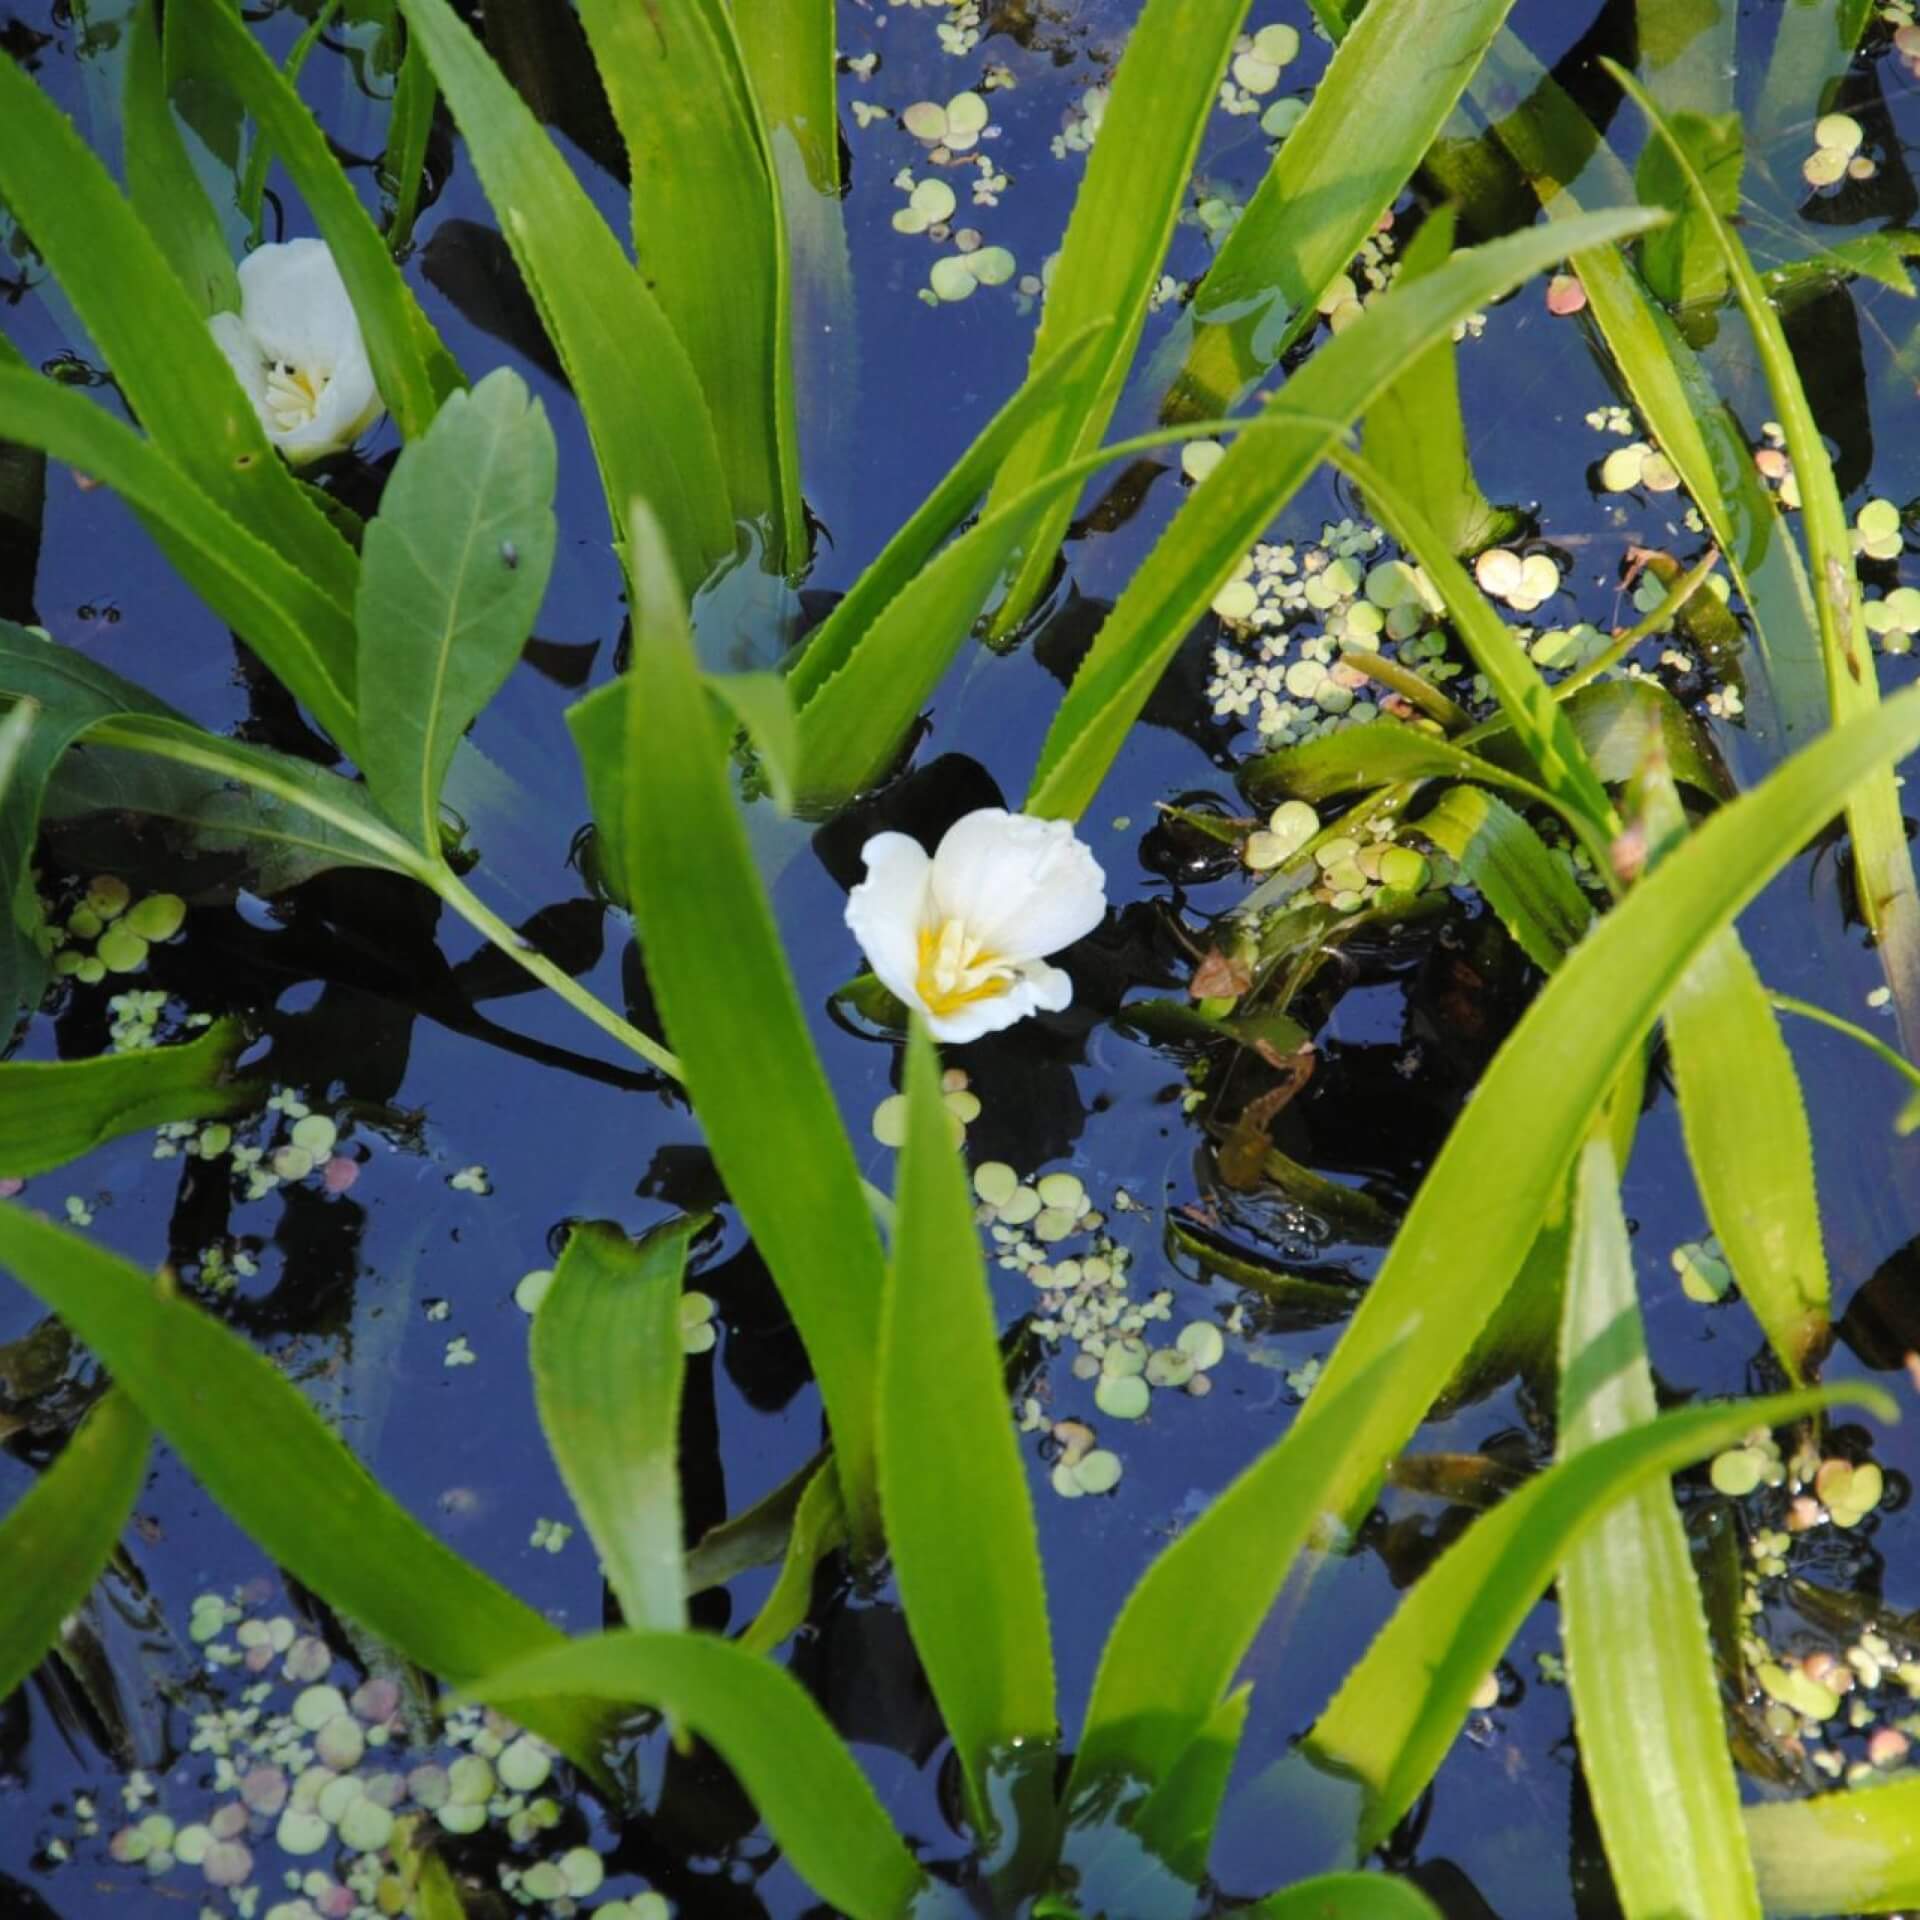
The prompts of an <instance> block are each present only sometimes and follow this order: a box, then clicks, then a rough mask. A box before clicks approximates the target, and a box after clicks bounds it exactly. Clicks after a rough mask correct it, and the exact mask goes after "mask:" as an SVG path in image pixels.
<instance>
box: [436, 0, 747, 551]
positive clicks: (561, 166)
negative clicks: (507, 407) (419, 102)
mask: <svg viewBox="0 0 1920 1920" xmlns="http://www.w3.org/2000/svg"><path fill="white" fill-rule="evenodd" d="M400 10H401V12H402V13H404V14H405V15H406V19H407V24H408V26H409V27H410V28H411V29H412V30H413V32H414V33H415V34H417V35H418V36H419V38H420V41H421V44H422V45H423V46H424V47H425V48H426V51H427V58H428V59H429V60H431V61H432V63H433V73H434V78H435V79H436V80H438V81H439V83H440V91H441V93H442V94H443V95H445V97H446V102H447V105H448V107H449V108H450V109H451V110H452V113H453V117H454V119H455V120H456V121H457V122H458V123H459V126H460V130H461V132H462V133H463V134H465V135H466V138H467V152H468V154H469V155H470V157H471V158H472V160H473V164H474V169H475V171H476V172H477V173H478V174H479V176H480V184H481V186H482V187H484V188H485V189H486V194H487V198H488V199H489V200H490V201H491V202H492V203H493V208H494V211H495V212H496V213H497V214H498V215H499V216H500V228H501V232H502V233H503V234H504V235H505V236H506V240H507V244H508V246H509V247H511V248H512V250H513V257H514V259H515V260H516V261H517V262H518V263H519V266H520V271H521V273H522V274H523V275H524V276H525V278H526V282H527V286H528V289H529V290H530V291H531V293H532V294H533V297H534V300H535V302H536V303H537V304H538V306H539V308H540V317H541V319H542V320H543V321H544V322H545V324H546V328H547V332H548V333H549V335H550V336H551V337H552V340H553V344H554V348H555V350H556V351H557V352H558V353H559V355H560V360H561V364H562V365H563V366H564V367H565V368H566V370H567V379H568V381H569V382H570V383H571V385H572V387H573V391H574V395H575V397H576V398H577V399H578V400H579V402H580V411H581V413H582V414H583V415H584V416H585V418H586V423H587V431H588V433H589V434H591V435H592V437H593V449H594V454H595V457H596V458H597V459H598V461H599V463H600V478H601V480H602V482H603V483H604V485H605V487H606V494H607V509H608V513H609V515H610V517H611V520H612V525H613V536H614V541H615V544H616V545H619V546H624V544H625V540H626V532H627V516H628V513H629V510H630V506H631V503H632V502H633V501H635V500H644V501H646V503H647V504H648V506H650V507H651V508H652V509H653V511H654V513H655V514H657V515H658V516H659V519H660V523H661V525H662V527H663V528H664V529H665V537H666V542H667V549H668V551H669V552H670V553H671V554H672V556H673V564H674V567H675V570H676V571H677V573H678V574H679V576H680V578H681V579H683V580H686V581H688V582H689V583H690V584H693V585H698V584H699V583H700V582H701V581H702V580H704V579H705V578H706V577H707V574H708V572H709V571H710V570H711V569H712V567H713V566H714V565H715V564H716V563H717V562H719V561H721V560H725V559H728V558H730V557H731V555H732V553H733V550H734V531H733V521H732V519H731V517H730V515H729V514H728V511H727V480H726V474H725V470H724V468H723V467H722V465H721V461H720V453H719V448H718V445H717V443H716V441H715V439H714V431H713V421H712V418H711V416H710V415H709V413H708V410H707V403H706V400H705V399H704V397H703V396H702V394H701V391H700V382H699V380H698V378H697V377H696V375H695V373H694V370H693V364H692V362H691V361H690V360H689V359H688V358H687V354H686V350H685V348H683V347H682V346H681V344H680V342H679V340H678V338H677V337H676V336H675V334H674V331H673V328H672V326H671V324H670V323H669V322H668V320H667V317H666V315H665V313H663V312H662V311H661V307H660V303H659V301H658V300H657V299H655V297H654V296H653V294H652V293H651V292H649V290H648V288H647V283H646V281H645V280H644V279H643V278H642V276H641V275H640V274H639V273H637V272H635V270H634V267H633V264H632V262H631V261H629V260H628V258H627V256H626V253H625V250H624V249H623V248H622V247H621V245H620V242H619V241H618V240H616V239H615V238H614V236H613V234H612V232H611V231H610V230H609V229H608V227H607V223H606V222H605V221H604V220H602V219H601V218H600V215H599V214H598V213H597V212H596V211H595V210H594V205H593V202H592V201H591V200H589V199H588V197H587V193H586V189H585V188H584V187H582V186H581V184H580V182H579V181H578V180H577V179H575V178H574V176H573V173H572V172H571V170H570V169H569V168H568V166H567V163H566V161H565V160H563V159H562V158H561V156H560V152H559V150H558V148H556V147H555V146H554V144H553V142H552V141H551V140H549V139H548V138H547V135H546V132H545V131H544V129H543V128H542V127H541V125H540V123H539V121H538V120H536V119H535V118H534V116H533V114H532V112H531V110H530V109H529V108H528V107H527V105H526V103H525V102H524V101H523V100H522V99H521V98H520V96H519V95H518V94H517V93H515V92H514V90H513V88H512V87H511V86H510V85H509V84H508V82H507V79H506V76H505V75H504V74H502V73H501V71H500V69H499V68H498V67H496V66H495V65H494V63H493V61H492V60H491V59H490V58H489V57H488V56H487V54H486V52H485V50H484V49H483V48H482V47H481V45H480V43H479V41H477V40H476V39H475V38H474V37H473V35H472V33H470V32H469V31H468V29H467V28H466V27H464V26H463V25H462V24H461V23H460V21H459V20H458V18H456V17H455V14H454V11H453V9H452V8H451V7H450V6H448V5H447V0H400ZM636 370H639V371H638V372H637V371H636Z"/></svg>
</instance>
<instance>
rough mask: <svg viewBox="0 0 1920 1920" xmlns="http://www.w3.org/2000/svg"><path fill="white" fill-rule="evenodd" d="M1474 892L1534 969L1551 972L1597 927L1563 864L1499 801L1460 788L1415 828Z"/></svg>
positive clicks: (1588, 905)
mask: <svg viewBox="0 0 1920 1920" xmlns="http://www.w3.org/2000/svg"><path fill="white" fill-rule="evenodd" d="M1413 830H1414V831H1415V832H1416V833H1421V834H1424V835H1425V836H1426V837H1427V838H1428V839H1429V840H1431V841H1432V842H1433V844H1434V845H1435V846H1436V847H1438V848H1439V849H1440V851H1441V852H1442V853H1444V854H1445V855H1446V856H1447V858H1448V859H1450V860H1451V861H1452V862H1453V863H1454V865H1455V866H1457V867H1458V868H1459V869H1460V871H1461V872H1462V873H1463V874H1464V875H1465V876H1466V877H1467V879H1468V880H1469V881H1471V882H1472V884H1473V885H1474V886H1475V887H1477V888H1478V889H1479V891H1480V893H1481V896H1482V897H1483V898H1484V899H1485V900H1486V903H1487V905H1488V906H1490V907H1491V908H1492V909H1493V910H1494V912H1495V913H1496V914H1498V915H1499V916H1500V923H1501V925H1502V926H1504V927H1505V928H1506V930H1507V931H1508V932H1509V933H1510V934H1512V935H1513V937H1514V940H1515V941H1516V942H1517V944H1518V945H1519V947H1520V950H1521V952H1523V953H1524V954H1525V955H1526V956H1527V958H1528V959H1529V960H1531V961H1532V962H1533V963H1534V965H1535V966H1537V967H1543V968H1545V969H1546V970H1547V971H1548V972H1549V973H1551V972H1552V971H1553V969H1554V968H1555V967H1557V966H1558V965H1559V964H1560V962H1561V961H1562V960H1564V959H1565V958H1566V957H1567V955H1568V954H1569V953H1570V952H1571V951H1572V950H1573V948H1574V946H1575V944H1576V943H1577V942H1578V941H1579V939H1580V938H1581V936H1582V935H1583V934H1584V933H1585V932H1586V930H1587V928H1588V927H1589V926H1590V925H1592V923H1593V907H1592V904H1591V903H1590V902H1589V901H1588V899H1587V896H1586V895H1585V894H1584V893H1582V892H1581V891H1580V889H1579V887H1578V886H1577V885H1576V884H1575V882H1574V878H1573V875H1572V874H1571V873H1569V872H1568V870H1567V866H1566V862H1565V861H1564V860H1562V859H1560V858H1559V857H1558V856H1557V855H1555V854H1554V853H1552V852H1550V851H1549V850H1548V848H1547V846H1546V844H1545V843H1544V842H1543V841H1542V840H1541V838H1540V836H1539V835H1538V834H1537V833H1535V832H1534V830H1533V829H1532V828H1531V827H1530V826H1528V825H1527V823H1526V822H1525V821H1524V820H1523V819H1521V817H1520V816H1519V815H1518V814H1517V813H1515V812H1514V810H1513V809H1512V808H1511V807H1510V806H1508V805H1507V803H1506V802H1505V801H1504V800H1502V799H1500V798H1499V797H1498V796H1497V795H1495V794H1491V793H1487V792H1485V791H1484V790H1483V789H1481V788H1479V787H1469V786H1457V787H1454V788H1452V789H1451V790H1450V791H1449V792H1447V793H1445V794H1443V795H1442V796H1441V798H1440V800H1439V802H1438V803H1437V804H1436V805H1434V806H1432V807H1429V808H1428V809H1427V811H1426V812H1425V813H1423V814H1422V815H1421V816H1420V818H1419V819H1418V820H1416V821H1415V822H1414V823H1413Z"/></svg>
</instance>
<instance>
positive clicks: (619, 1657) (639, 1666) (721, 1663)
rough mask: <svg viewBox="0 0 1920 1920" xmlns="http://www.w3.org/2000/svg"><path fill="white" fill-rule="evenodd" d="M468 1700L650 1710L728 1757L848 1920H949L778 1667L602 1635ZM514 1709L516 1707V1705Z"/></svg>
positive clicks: (863, 1785)
mask: <svg viewBox="0 0 1920 1920" xmlns="http://www.w3.org/2000/svg"><path fill="white" fill-rule="evenodd" d="M466 1693H467V1696H468V1697H469V1698H470V1699H474V1700H484V1701H487V1702H490V1703H498V1704H502V1705H505V1704H508V1703H511V1702H528V1701H542V1700H549V1699H565V1698H568V1697H574V1696H577V1697H581V1698H586V1699H595V1700H608V1701H618V1702H624V1703H629V1704H635V1705H644V1706H649V1707H655V1708H657V1709H659V1711H661V1712H662V1713H665V1714H668V1715H670V1716H671V1717H672V1718H673V1719H674V1720H675V1721H676V1722H677V1723H679V1724H681V1725H684V1726H687V1727H691V1728H692V1729H693V1731H694V1732H695V1733H697V1734H698V1735H699V1736H700V1737H701V1739H703V1740H705V1741H706V1742H707V1743H708V1744H709V1745H710V1746H712V1748H713V1749H714V1751H715V1752H716V1753H718V1754H719V1755H720V1757H721V1758H722V1759H723V1760H725V1761H726V1763H727V1766H728V1768H729V1770H730V1771H731V1772H732V1773H733V1774H734V1775H735V1776H736V1777H737V1778H738V1779H739V1781H740V1784H741V1785H742V1786H743V1787H744V1788H745V1789H746V1790H747V1793H748V1795H749V1797H750V1798H751V1799H752V1801H753V1804H754V1807H755V1808H756V1809H757V1810H758V1812H759V1814H760V1817H761V1818H762V1819H763V1820H764V1821H765V1822H766V1823H767V1825H768V1827H769V1828H770V1829H771V1830H772V1833H773V1836H774V1838H775V1839H776V1840H777V1841H779V1843H780V1846H781V1849H782V1851H783V1852H784V1853H785V1854H786V1856H787V1858H788V1860H789V1861H790V1862H791V1863H792V1865H793V1868H794V1870H795V1871H796V1872H797V1873H798V1874H799V1875H800V1876H801V1878H802V1879H804V1880H805V1881H806V1882H807V1884H808V1885H809V1886H810V1887H812V1889H813V1890H814V1892H815V1893H817V1894H818V1895H819V1896H820V1897H821V1899H823V1900H825V1901H826V1902H827V1903H828V1904H829V1905H830V1906H832V1907H833V1908H834V1909H835V1910H836V1911H839V1912H843V1913H845V1914H847V1915H848V1916H849V1917H850V1920H901V1916H902V1915H904V1914H906V1913H908V1912H911V1913H913V1914H914V1915H915V1916H919V1915H922V1914H924V1915H926V1916H927V1920H952V1916H954V1915H956V1914H958V1913H960V1912H963V1911H966V1910H967V1909H966V1908H965V1907H964V1905H963V1903H961V1901H960V1899H959V1896H958V1895H955V1894H951V1893H950V1892H948V1891H947V1890H945V1889H941V1888H939V1887H938V1886H937V1885H935V1884H933V1883H929V1882H928V1881H927V1879H926V1877H925V1876H924V1875H923V1874H922V1873H921V1871H920V1869H919V1867H918V1866H916V1865H915V1864H914V1859H913V1856H912V1855H911V1854H910V1853H908V1851H907V1849H906V1846H905V1845H904V1843H903V1842H902V1841H901V1838H900V1836H899V1834H898V1833H897V1832H896V1831H895V1830H894V1827H893V1823H892V1822H891V1821H890V1820H889V1819H888V1818H887V1816H886V1814H885V1813H884V1812H883V1811H882V1809H881V1806H880V1802H879V1801H878V1800H877V1799H876V1798H875V1797H874V1792H873V1789H872V1788H871V1787H870V1786H869V1785H868V1784H867V1782H866V1778H865V1776H864V1775H863V1774H862V1773H861V1771H860V1769H859V1767H858V1766H857V1765H855V1763H854V1758H853V1755H852V1754H851V1753H849V1752H848V1751H847V1749H846V1746H845V1745H844V1743H843V1742H842V1741H841V1739H840V1737H839V1735H838V1734H836V1733H835V1732H834V1730H833V1729H832V1728H831V1727H830V1726H829V1725H828V1724H827V1721H826V1718H825V1716H824V1715H823V1714H822V1713H821V1711H820V1709H819V1708H818V1707H816V1706H815V1705H814V1704H813V1701H812V1700H811V1699H810V1698H809V1697H808V1696H807V1694H806V1692H805V1691H804V1690H803V1689H802V1687H801V1686H800V1683H799V1682H798V1681H797V1680H795V1679H794V1678H793V1677H792V1676H791V1675H790V1674H788V1673H787V1672H786V1670H785V1669H784V1668H782V1667H776V1666H775V1665H774V1664H773V1663H772V1662H771V1661H769V1660H763V1659H761V1658H760V1657H759V1656H758V1655H756V1654H750V1653H743V1652H741V1650H740V1649H739V1648H738V1647H736V1646H733V1645H731V1644H729V1643H728V1642H727V1641H725V1640H718V1639H715V1638H714V1637H713V1636H712V1635H711V1634H704V1633H605V1634H594V1635H590V1636H588V1637H587V1638H585V1639H579V1640H573V1641H569V1642H568V1643H567V1644H566V1645H565V1646H561V1647H556V1648H554V1649H553V1650H552V1651H550V1652H547V1653H544V1654H539V1655H536V1656H534V1657H533V1658H531V1659H527V1660H522V1661H519V1662H516V1663H515V1664H514V1665H513V1666H511V1667H508V1668H505V1669H503V1670H502V1671H500V1672H498V1673H492V1674H488V1675H486V1676H485V1677H484V1678H482V1679H479V1680H476V1681H474V1682H473V1683H472V1684H471V1685H470V1686H468V1687H467V1689H466ZM514 1711H515V1712H518V1711H520V1709H519V1707H517V1706H516V1707H515V1708H514Z"/></svg>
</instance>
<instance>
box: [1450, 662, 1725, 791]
mask: <svg viewBox="0 0 1920 1920" xmlns="http://www.w3.org/2000/svg"><path fill="white" fill-rule="evenodd" d="M1558 691H1559V689H1558V688H1556V689H1555V692H1556V693H1558ZM1559 704H1560V706H1561V707H1562V708H1563V709H1564V710H1565V712H1566V716H1567V719H1568V721H1569V723H1570V724H1571V725H1572V728H1573V737H1574V738H1575V739H1576V740H1577V741H1578V742H1579V744H1580V751H1581V752H1582V753H1583V754H1585V755H1586V757H1587V761H1588V763H1589V764H1590V765H1591V766H1592V768H1593V770H1594V772H1595V773H1596V774H1597V775H1598V776H1599V779H1600V782H1601V784H1602V785H1603V786H1608V787H1617V786H1619V785H1621V784H1622V783H1623V782H1624V781H1627V780H1631V779H1632V778H1633V776H1634V775H1635V774H1636V773H1637V772H1638V771H1639V770H1640V768H1641V766H1642V765H1643V764H1644V763H1645V761H1646V758H1647V755H1648V753H1649V751H1650V750H1651V749H1652V748H1653V746H1654V744H1655V742H1656V741H1657V742H1658V744H1659V747H1660V751H1661V752H1662V753H1663V754H1665V756H1666V761H1667V771H1668V772H1669V773H1671V774H1672V775H1673V777H1674V779H1676V780H1677V781H1679V783H1680V784H1681V785H1682V786H1683V787H1692V788H1693V789H1694V790H1695V791H1696V792H1698V793H1702V794H1705V795H1707V796H1708V797H1709V798H1710V799H1714V800H1725V799H1727V798H1729V797H1730V796H1731V795H1732V792H1733V786H1732V783H1731V782H1730V781H1729V780H1728V778H1727V775H1726V770H1725V769H1724V768H1723V767H1721V766H1720V765H1719V764H1718V762H1717V761H1715V760H1714V759H1712V758H1711V757H1710V756H1709V750H1708V748H1707V747H1706V746H1705V745H1704V744H1703V743H1702V739H1701V734H1700V730H1699V727H1698V726H1697V725H1696V723H1695V722H1694V719H1693V717H1692V715H1690V714H1689V713H1688V712H1687V710H1686V708H1685V707H1683V706H1682V705H1681V704H1680V702H1679V701H1678V700H1676V699H1675V698H1674V697H1673V695H1672V694H1670V693H1669V692H1668V691H1667V690H1666V688H1665V687H1663V686H1661V685H1659V684H1658V682H1656V681H1652V680H1599V681H1595V682H1594V683H1593V684H1592V685H1591V686H1585V687H1580V688H1577V689H1576V690H1575V691H1574V692H1573V693H1571V694H1569V695H1568V696H1567V697H1566V698H1565V699H1564V700H1561V701H1560V702H1559ZM1458 744H1460V745H1461V746H1464V747H1470V748H1471V749H1472V750H1473V751H1474V752H1475V753H1481V754H1485V755H1486V757H1487V758H1488V759H1489V760H1491V761H1493V762H1494V763H1495V764H1496V765H1498V766H1502V767H1510V768H1511V769H1512V770H1513V771H1514V772H1516V773H1525V772H1527V771H1528V770H1529V769H1530V768H1531V767H1532V765H1533V759H1532V756H1531V755H1530V754H1529V752H1528V751H1527V749H1526V747H1525V746H1524V745H1523V744H1522V742H1521V740H1520V738H1519V737H1518V735H1516V733H1515V732H1514V729H1513V728H1512V726H1511V725H1510V724H1509V723H1508V721H1507V718H1506V716H1505V715H1504V714H1500V715H1497V716H1496V717H1495V718H1493V719H1491V720H1488V721H1486V722H1484V723H1483V724H1482V725H1480V726H1477V727H1475V728H1473V729H1472V730H1471V731H1470V732H1467V733H1463V734H1461V735H1460V736H1459V740H1458Z"/></svg>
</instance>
